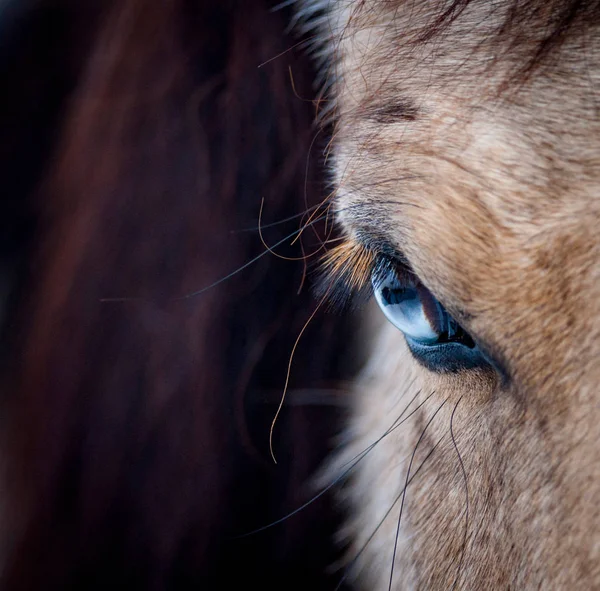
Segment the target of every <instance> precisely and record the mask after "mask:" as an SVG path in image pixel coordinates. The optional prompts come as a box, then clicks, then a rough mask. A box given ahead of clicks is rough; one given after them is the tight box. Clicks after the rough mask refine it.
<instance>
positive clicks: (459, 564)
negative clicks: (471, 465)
mask: <svg viewBox="0 0 600 591" xmlns="http://www.w3.org/2000/svg"><path fill="white" fill-rule="evenodd" d="M461 400H462V396H461V397H460V398H459V399H458V402H457V403H456V405H455V406H454V409H453V410H452V415H451V416H450V437H451V438H452V445H454V449H455V450H456V455H457V456H458V461H459V463H460V469H461V471H462V475H463V482H464V484H465V533H464V537H463V543H462V550H461V553H460V559H459V561H458V568H457V571H456V578H455V579H454V583H453V584H452V587H450V589H451V591H454V589H456V585H457V584H458V581H459V579H460V575H461V570H462V565H463V562H464V558H465V554H466V550H467V537H468V533H469V481H468V478H467V471H466V469H465V463H464V462H463V459H462V456H461V455H460V451H459V449H458V445H457V444H456V438H455V436H454V414H455V413H456V409H457V408H458V405H459V404H460V401H461Z"/></svg>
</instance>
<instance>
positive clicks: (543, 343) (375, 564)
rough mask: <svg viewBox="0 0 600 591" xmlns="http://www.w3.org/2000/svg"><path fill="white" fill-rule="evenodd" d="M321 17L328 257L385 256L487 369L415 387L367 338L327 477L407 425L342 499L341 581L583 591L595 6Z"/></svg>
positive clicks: (594, 541)
mask: <svg viewBox="0 0 600 591" xmlns="http://www.w3.org/2000/svg"><path fill="white" fill-rule="evenodd" d="M331 11H332V12H331V16H330V19H329V22H328V25H326V26H325V27H324V28H323V34H324V35H325V36H329V46H330V47H331V50H332V61H333V66H332V71H331V76H332V77H333V79H334V80H335V83H334V91H335V97H334V100H335V119H336V126H335V129H334V157H335V176H336V185H337V197H336V203H337V207H338V211H339V215H338V217H339V219H340V221H341V223H342V224H343V227H344V229H345V232H346V235H347V237H348V240H349V242H350V244H353V243H354V242H356V241H359V240H360V241H363V242H364V239H365V236H367V237H381V236H383V237H385V238H386V239H387V240H388V241H389V242H390V243H391V244H393V245H394V247H395V248H397V249H398V250H399V251H400V252H402V253H403V255H404V256H405V257H406V259H407V261H408V263H409V264H410V266H411V267H412V268H413V269H414V271H415V273H416V274H417V275H418V276H419V278H420V279H421V280H422V281H423V283H424V284H425V285H426V286H427V287H428V288H429V289H430V290H431V291H432V292H433V293H434V294H435V295H436V297H437V298H438V299H439V300H440V301H441V302H443V304H444V305H445V306H446V307H447V308H448V310H449V311H450V312H451V313H452V315H453V316H454V317H455V318H456V319H457V320H458V321H459V322H460V323H461V324H462V325H463V326H464V327H465V328H466V329H467V330H468V331H469V332H470V333H471V334H472V335H473V336H474V337H475V338H477V339H478V341H479V342H480V343H482V345H483V346H484V347H485V348H486V350H487V351H488V352H489V353H490V355H491V356H492V357H493V359H494V360H495V361H496V362H497V364H496V369H490V370H478V371H463V372H461V373H459V374H446V375H439V374H434V373H431V372H429V371H428V370H426V369H424V368H422V367H421V366H420V365H419V364H418V363H417V362H416V361H415V360H414V359H413V358H412V356H411V355H410V353H409V352H408V350H407V348H406V345H405V344H404V339H403V337H402V335H401V334H400V333H399V332H398V331H396V329H395V328H393V327H392V326H391V325H388V324H385V325H383V324H382V325H381V326H380V329H379V330H380V338H379V343H378V345H377V346H376V347H375V348H374V350H373V352H372V355H371V361H370V363H369V365H368V367H367V369H366V370H365V372H364V376H363V379H362V381H361V383H360V384H359V385H358V386H357V388H356V392H355V405H356V406H355V412H354V418H353V420H352V425H351V427H350V430H349V432H348V436H347V438H348V439H349V441H350V443H349V445H347V446H346V447H345V448H344V449H343V451H342V453H341V454H340V456H341V460H340V461H341V463H342V464H344V462H347V461H349V460H350V459H351V458H352V457H354V456H355V455H356V454H358V453H359V452H360V451H361V450H364V449H365V448H367V447H368V446H369V444H371V443H373V441H375V440H377V438H378V437H380V436H381V435H383V434H384V433H385V432H386V429H388V428H389V427H390V425H391V424H392V423H393V421H394V419H395V418H396V417H397V416H399V415H400V414H401V411H402V410H403V409H404V408H405V406H406V405H408V404H409V402H410V401H411V399H413V397H415V396H416V399H415V400H414V402H412V403H411V405H410V406H408V410H406V413H405V414H407V415H408V414H409V413H410V412H411V411H413V410H415V409H417V406H418V405H419V404H420V403H421V404H422V406H421V407H419V408H418V410H416V412H415V413H414V415H412V416H411V417H410V418H409V419H408V420H407V421H406V423H404V424H403V425H402V426H401V427H399V428H397V429H396V430H395V431H394V432H393V433H392V434H390V435H389V436H387V437H385V438H384V439H382V441H381V442H379V443H378V444H377V445H376V446H375V447H374V449H373V450H372V451H371V452H369V457H368V458H365V459H364V460H363V461H361V463H360V464H359V467H358V468H357V470H356V474H354V475H353V476H352V477H351V479H350V482H349V483H348V484H347V485H346V487H345V488H344V494H343V497H344V498H345V499H346V502H347V503H348V504H349V507H350V518H349V521H348V524H347V527H346V529H345V530H344V533H345V535H346V539H349V540H350V542H351V551H350V553H349V555H348V556H349V558H348V559H349V561H350V570H351V572H352V573H353V574H354V575H355V576H357V577H358V581H359V584H358V587H359V588H363V589H369V590H376V589H377V590H381V589H387V588H388V585H390V571H391V568H392V563H393V561H394V560H395V567H394V577H393V584H391V586H392V588H393V589H424V590H444V589H470V590H480V589H519V590H521V589H581V590H588V589H596V588H600V533H599V532H600V508H599V507H600V462H599V457H600V456H599V450H600V427H599V425H600V394H599V392H598V384H599V382H600V365H599V364H598V359H599V358H600V303H599V302H600V267H599V263H598V261H599V260H600V233H599V232H598V227H599V224H600V206H599V203H600V202H599V201H598V194H599V192H600V157H599V154H600V119H599V118H598V106H597V105H598V100H599V98H598V81H599V79H600V68H599V66H598V64H599V63H600V45H599V41H600V12H599V10H598V7H597V6H596V5H595V4H593V3H588V2H574V3H560V2H512V1H509V0H503V1H501V2H495V3H491V2H487V1H473V2H412V1H409V0H407V1H395V2H386V1H383V0H363V1H356V2H337V3H336V2H334V3H332V6H331ZM330 98H331V97H330ZM346 248H347V249H351V248H352V247H351V246H348V247H346ZM436 413H437V414H436ZM434 415H435V418H434V419H433V421H432V422H431V424H430V425H428V422H429V421H430V420H431V419H432V417H434ZM436 445H437V446H436ZM434 448H435V449H434ZM432 450H433V453H432V454H431V456H428V453H429V452H431V451H432ZM413 455H414V459H412V462H411V458H412V456H413ZM424 461H425V463H424V464H423V467H422V469H420V470H419V466H420V465H421V463H422V462H424ZM409 465H410V466H411V472H410V474H409V473H408V466H409ZM411 476H414V480H412V479H411ZM407 481H408V482H410V484H409V486H408V488H407V491H406V496H405V498H404V499H403V498H402V496H401V495H400V492H401V491H402V488H403V487H404V484H405V483H406V482H407ZM395 499H398V501H397V502H396V503H395V504H394V502H395ZM401 504H403V505H404V506H403V514H402V521H401V527H400V533H399V538H398V548H397V551H396V552H395V558H393V554H394V542H395V538H396V527H397V523H398V518H399V511H400V505H401ZM390 508H391V513H390V515H389V516H388V517H387V518H386V519H384V520H383V522H382V519H383V518H384V516H385V514H386V511H388V510H389V509H390ZM372 535H373V536H374V537H373V538H372V539H370V537H371V536H372Z"/></svg>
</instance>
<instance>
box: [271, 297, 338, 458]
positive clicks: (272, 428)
mask: <svg viewBox="0 0 600 591" xmlns="http://www.w3.org/2000/svg"><path fill="white" fill-rule="evenodd" d="M327 295H328V294H325V295H324V296H323V297H322V298H321V301H320V302H319V303H318V304H317V307H316V308H315V309H314V310H313V313H312V314H311V315H310V317H309V318H308V320H307V321H306V322H305V324H304V326H303V327H302V330H301V331H300V334H298V337H297V338H296V341H295V342H294V346H293V347H292V352H291V353H290V359H289V361H288V367H287V373H286V375H285V385H284V386H283V392H282V394H281V400H280V402H279V406H278V407H277V411H276V412H275V416H274V417H273V422H272V423H271V429H270V431H269V451H270V452H271V457H272V458H273V462H274V463H275V464H276V463H277V460H276V459H275V453H274V451H273V430H274V429H275V424H276V423H277V419H278V418H279V414H280V413H281V409H282V408H283V403H284V402H285V394H286V392H287V389H288V385H289V383H290V374H291V373H292V362H293V361H294V354H295V353H296V348H297V347H298V343H299V342H300V339H301V338H302V335H303V334H304V331H305V330H306V329H307V327H308V325H309V324H310V323H311V321H312V319H313V318H314V317H315V315H316V314H317V312H318V311H319V309H320V308H321V306H322V305H323V303H324V302H325V300H326V299H327Z"/></svg>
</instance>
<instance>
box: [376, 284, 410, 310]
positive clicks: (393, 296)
mask: <svg viewBox="0 0 600 591" xmlns="http://www.w3.org/2000/svg"><path fill="white" fill-rule="evenodd" d="M381 297H382V300H383V304H384V305H387V306H395V305H398V304H401V303H402V302H404V301H406V300H413V299H415V297H416V293H415V291H414V290H408V289H404V288H402V287H394V288H390V287H387V286H384V287H382V289H381Z"/></svg>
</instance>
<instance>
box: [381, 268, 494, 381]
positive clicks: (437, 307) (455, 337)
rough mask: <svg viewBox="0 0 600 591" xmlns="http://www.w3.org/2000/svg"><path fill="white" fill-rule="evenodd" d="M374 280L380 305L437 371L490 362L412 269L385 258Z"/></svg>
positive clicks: (426, 363)
mask: <svg viewBox="0 0 600 591" xmlns="http://www.w3.org/2000/svg"><path fill="white" fill-rule="evenodd" d="M371 283H372V286H373V292H374V294H375V299H376V300H377V303H378V304H379V307H380V308H381V310H382V311H383V313H384V314H385V316H386V318H387V319H388V320H389V321H390V322H391V323H392V324H393V325H394V326H395V327H396V328H397V329H399V330H400V331H402V333H404V336H405V338H406V342H407V344H408V346H409V348H410V350H411V352H412V354H413V356H414V357H415V358H416V359H417V361H419V362H420V363H421V364H422V365H424V366H425V367H427V368H428V369H431V370H432V371H437V372H454V371H460V370H462V369H470V368H473V367H479V366H482V365H487V361H486V359H485V358H484V357H483V355H482V353H481V351H480V350H479V349H478V347H477V345H476V344H475V342H474V341H473V339H472V338H471V336H470V335H469V334H468V333H467V332H465V330H464V329H463V328H462V327H461V326H460V325H459V324H458V322H456V320H454V318H452V316H450V314H448V312H447V311H446V309H445V308H444V306H442V304H441V303H440V302H439V301H438V300H437V299H436V298H435V297H434V296H433V294H432V293H431V292H430V291H429V290H428V289H427V288H426V287H425V286H424V285H423V284H422V283H421V282H420V281H419V280H418V279H417V277H415V276H414V275H413V274H412V273H409V272H406V271H402V272H401V271H399V270H398V267H397V266H395V265H394V263H393V261H391V260H389V259H381V260H380V261H379V263H378V264H377V265H376V267H375V269H374V271H373V274H372V277H371Z"/></svg>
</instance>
